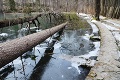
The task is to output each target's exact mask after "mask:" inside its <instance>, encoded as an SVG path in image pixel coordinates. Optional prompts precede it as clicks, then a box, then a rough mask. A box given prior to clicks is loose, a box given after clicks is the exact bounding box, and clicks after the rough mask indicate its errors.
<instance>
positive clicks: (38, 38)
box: [0, 22, 67, 68]
mask: <svg viewBox="0 0 120 80" xmlns="http://www.w3.org/2000/svg"><path fill="white" fill-rule="evenodd" d="M66 25H67V22H66V23H63V24H60V25H58V26H55V27H53V28H50V29H46V30H43V31H41V32H38V33H34V34H31V35H28V36H25V37H22V38H17V39H14V40H11V41H7V42H4V43H0V68H1V67H3V66H5V65H6V64H8V63H10V62H11V61H13V60H14V59H16V58H18V57H19V56H21V55H22V54H24V53H25V52H27V51H28V50H30V49H32V48H33V47H35V46H36V45H38V44H40V43H41V42H43V41H44V40H45V39H47V38H48V37H50V36H51V35H53V34H54V33H56V32H57V31H60V30H61V29H63V28H64V27H65V26H66Z"/></svg>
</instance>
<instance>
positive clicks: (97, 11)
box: [95, 0, 100, 20]
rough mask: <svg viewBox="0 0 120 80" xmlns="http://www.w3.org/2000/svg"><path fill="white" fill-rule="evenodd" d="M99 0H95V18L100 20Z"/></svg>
mask: <svg viewBox="0 0 120 80" xmlns="http://www.w3.org/2000/svg"><path fill="white" fill-rule="evenodd" d="M99 15H100V0H95V18H96V20H100V18H99Z"/></svg>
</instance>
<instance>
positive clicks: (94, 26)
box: [87, 20, 99, 33]
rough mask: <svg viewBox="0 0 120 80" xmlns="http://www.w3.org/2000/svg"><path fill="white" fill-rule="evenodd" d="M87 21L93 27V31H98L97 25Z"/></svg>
mask: <svg viewBox="0 0 120 80" xmlns="http://www.w3.org/2000/svg"><path fill="white" fill-rule="evenodd" d="M87 22H88V23H89V24H90V25H91V27H92V29H93V33H98V31H99V29H98V28H97V26H96V25H95V24H94V23H92V22H91V21H88V20H87Z"/></svg>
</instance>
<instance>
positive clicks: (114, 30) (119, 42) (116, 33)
mask: <svg viewBox="0 0 120 80" xmlns="http://www.w3.org/2000/svg"><path fill="white" fill-rule="evenodd" d="M105 21H106V22H109V23H111V24H113V25H115V26H117V27H120V24H117V23H115V22H112V21H110V20H105ZM102 24H103V25H105V27H107V28H108V29H109V30H110V31H111V32H112V34H113V36H114V38H115V39H116V43H117V45H118V48H119V49H120V30H119V29H117V28H115V27H113V26H110V25H108V24H105V23H102ZM118 54H119V57H120V51H118Z"/></svg>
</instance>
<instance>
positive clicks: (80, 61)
mask: <svg viewBox="0 0 120 80" xmlns="http://www.w3.org/2000/svg"><path fill="white" fill-rule="evenodd" d="M94 45H95V50H93V51H91V52H89V53H88V54H85V55H81V56H72V55H66V54H62V55H61V56H60V58H62V59H64V60H67V61H70V62H71V66H72V67H74V68H76V69H77V71H78V73H79V74H80V72H81V71H80V70H79V66H80V65H86V66H89V67H91V66H94V64H95V61H96V60H91V59H89V58H90V57H92V56H98V54H99V50H100V49H99V48H100V42H94Z"/></svg>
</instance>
